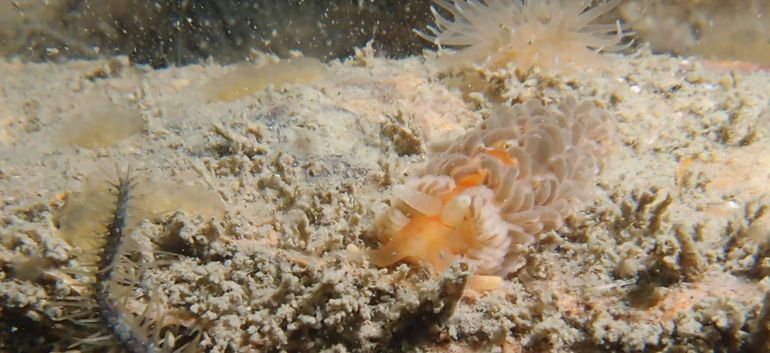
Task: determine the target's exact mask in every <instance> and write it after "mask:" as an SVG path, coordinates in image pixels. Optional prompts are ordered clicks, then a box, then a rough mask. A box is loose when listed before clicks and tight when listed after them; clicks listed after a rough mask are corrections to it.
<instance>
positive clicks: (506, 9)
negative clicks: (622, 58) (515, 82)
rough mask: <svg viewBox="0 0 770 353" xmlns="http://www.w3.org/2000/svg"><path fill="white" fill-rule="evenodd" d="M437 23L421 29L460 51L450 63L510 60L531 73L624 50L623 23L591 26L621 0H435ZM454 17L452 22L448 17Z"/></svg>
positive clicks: (492, 65)
mask: <svg viewBox="0 0 770 353" xmlns="http://www.w3.org/2000/svg"><path fill="white" fill-rule="evenodd" d="M433 1H434V2H435V3H436V4H437V5H438V7H439V8H440V9H437V8H436V7H433V8H431V11H432V12H433V16H434V17H435V22H436V23H435V27H434V26H429V27H428V28H427V32H428V33H424V32H421V31H416V32H417V34H418V35H419V36H420V37H422V38H423V39H425V40H428V41H430V42H432V43H434V44H435V45H437V46H439V47H441V46H449V47H455V48H460V49H461V50H460V51H459V52H458V53H456V54H455V55H452V56H450V57H448V58H445V61H444V62H443V63H444V64H445V65H455V64H463V63H473V64H477V65H481V66H483V67H486V68H488V69H493V70H494V69H499V68H505V67H506V66H507V65H508V63H511V64H513V66H514V67H515V68H517V69H519V70H522V71H527V70H529V69H530V68H532V67H533V66H538V67H541V68H557V69H558V68H564V66H571V65H574V64H578V65H590V64H592V63H594V62H601V61H602V57H601V56H600V55H598V52H600V51H603V50H604V51H606V50H617V49H622V48H624V47H625V46H623V45H621V42H622V40H623V38H624V37H625V36H626V35H627V34H625V33H623V31H622V29H621V27H620V24H619V23H617V24H607V25H605V24H591V22H593V21H594V20H595V19H596V18H598V17H599V16H601V15H603V14H605V13H607V12H609V11H610V10H612V9H613V8H614V7H615V6H617V5H618V4H619V3H620V0H608V1H600V2H599V3H598V4H597V5H596V6H594V7H590V4H591V1H585V0H485V1H484V2H481V1H478V0H433ZM442 13H444V14H449V15H451V18H452V19H451V20H450V19H449V18H447V17H444V15H442Z"/></svg>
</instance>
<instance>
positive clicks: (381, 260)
mask: <svg viewBox="0 0 770 353" xmlns="http://www.w3.org/2000/svg"><path fill="white" fill-rule="evenodd" d="M482 153H483V154H485V155H488V156H490V157H493V158H495V159H498V160H500V161H501V162H502V163H503V164H504V165H508V166H510V165H513V164H514V162H513V160H511V158H510V157H509V156H508V154H507V153H506V152H505V151H504V150H501V149H499V148H489V149H485V150H484V151H482ZM486 175H487V172H486V171H485V170H480V171H479V172H477V173H473V174H469V175H465V176H462V177H461V178H458V179H455V187H454V188H453V189H452V190H451V191H450V192H448V193H447V194H445V195H443V196H442V197H441V205H442V209H443V208H446V207H447V205H448V204H449V203H450V202H451V201H453V200H455V198H456V197H457V196H458V195H460V194H461V193H462V192H463V191H464V190H466V189H468V188H471V187H475V186H479V185H482V183H483V181H484V178H486ZM473 232H474V229H473V227H472V226H470V225H469V224H468V223H467V222H462V223H460V224H455V225H452V224H447V222H446V221H445V220H444V219H442V216H441V215H431V216H428V215H422V214H420V215H416V216H414V217H413V218H412V219H411V220H410V221H409V223H407V224H406V225H405V226H404V227H403V228H401V230H399V231H398V232H397V233H396V234H395V235H393V236H391V237H390V238H389V239H388V242H387V244H386V245H385V246H383V247H382V248H380V249H377V250H373V251H371V252H370V253H369V256H370V261H371V262H372V264H374V265H375V266H380V267H384V266H390V265H392V264H394V263H396V262H398V261H401V260H404V261H407V262H409V263H418V262H420V261H425V262H427V263H429V264H430V265H431V267H432V269H433V270H434V271H436V272H441V271H444V270H445V269H446V268H448V267H449V266H450V265H451V264H452V262H454V261H455V260H456V259H457V257H458V256H461V255H462V254H463V253H464V251H465V250H466V249H467V244H468V243H469V242H471V241H472V239H473Z"/></svg>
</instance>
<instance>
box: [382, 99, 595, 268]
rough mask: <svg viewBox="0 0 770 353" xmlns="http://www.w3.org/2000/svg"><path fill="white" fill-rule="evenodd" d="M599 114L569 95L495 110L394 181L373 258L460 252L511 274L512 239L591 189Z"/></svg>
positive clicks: (440, 258) (417, 259)
mask: <svg viewBox="0 0 770 353" xmlns="http://www.w3.org/2000/svg"><path fill="white" fill-rule="evenodd" d="M607 117H608V116H607V114H606V113H605V112H604V111H602V110H599V109H598V108H596V107H595V106H594V105H593V103H588V102H586V103H580V104H578V103H577V102H576V101H575V100H574V99H572V100H566V101H565V102H564V103H563V104H561V105H560V106H559V107H557V108H551V107H545V106H543V105H542V104H540V103H539V102H532V103H528V104H526V105H516V106H514V107H501V108H500V109H499V110H498V111H497V112H496V113H495V114H494V115H493V116H492V117H490V118H489V119H488V120H486V121H485V122H484V123H483V124H482V125H481V126H480V127H479V128H477V129H475V130H473V131H471V132H470V133H468V134H466V135H465V136H464V137H462V138H460V139H459V140H458V141H456V142H455V143H453V144H452V145H450V146H449V147H448V148H447V149H446V150H444V151H442V152H441V153H439V154H437V155H435V156H433V157H432V158H431V159H430V160H429V162H428V164H427V166H426V168H425V170H424V171H423V172H422V173H420V176H418V177H414V178H412V179H410V180H408V181H407V182H406V183H404V184H402V185H397V186H395V187H394V188H393V191H392V192H393V197H392V200H391V207H390V208H389V209H388V210H387V211H386V212H384V213H383V214H381V215H380V217H379V218H378V220H377V225H376V226H377V228H378V229H377V230H378V232H379V234H380V241H381V242H382V243H383V246H382V247H381V248H380V249H377V250H373V251H370V252H369V258H370V260H371V262H372V263H373V264H374V265H376V266H389V265H391V264H393V263H396V262H399V261H406V262H410V263H424V264H429V265H430V267H431V268H432V269H433V270H434V271H435V272H440V271H443V270H444V269H446V268H447V267H449V266H450V265H451V264H452V262H454V261H455V260H458V259H461V258H462V259H464V260H466V261H468V262H470V263H473V264H474V265H475V267H476V272H477V274H480V275H504V274H506V273H509V272H510V271H511V270H512V269H513V268H515V267H517V264H519V263H520V262H521V256H517V255H518V253H517V249H518V248H519V247H518V245H520V244H524V245H526V244H529V243H531V242H533V241H535V240H536V238H537V236H538V235H539V234H541V233H542V232H544V231H548V230H555V229H558V228H560V227H561V226H562V224H563V222H564V218H565V217H567V216H568V215H569V214H570V213H571V212H574V211H575V208H576V206H577V205H579V203H580V202H581V201H583V200H585V198H586V196H587V195H588V194H589V193H588V192H586V191H590V190H591V188H592V186H593V180H594V177H595V176H596V174H597V172H598V169H599V168H598V165H599V164H598V162H597V159H598V157H599V156H600V154H601V153H600V152H601V149H602V146H601V144H602V142H603V141H604V139H605V135H606V132H607V131H608V130H607V129H606V122H607V120H608V119H607Z"/></svg>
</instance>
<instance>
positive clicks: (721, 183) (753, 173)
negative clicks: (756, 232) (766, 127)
mask: <svg viewBox="0 0 770 353" xmlns="http://www.w3.org/2000/svg"><path fill="white" fill-rule="evenodd" d="M765 148H766V147H765V146H764V145H762V144H754V145H751V146H748V147H743V148H737V149H734V150H730V151H729V152H727V153H725V154H723V155H721V156H717V157H716V160H715V161H714V162H713V163H707V164H706V167H705V168H703V170H704V172H705V173H706V174H707V175H708V176H710V177H711V180H710V181H709V182H708V184H706V189H707V190H709V191H718V192H721V193H731V194H735V195H737V196H739V197H741V198H742V199H745V200H747V199H753V198H756V197H758V196H761V195H762V194H764V193H765V192H767V185H769V184H770V154H768V153H766V151H765Z"/></svg>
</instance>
